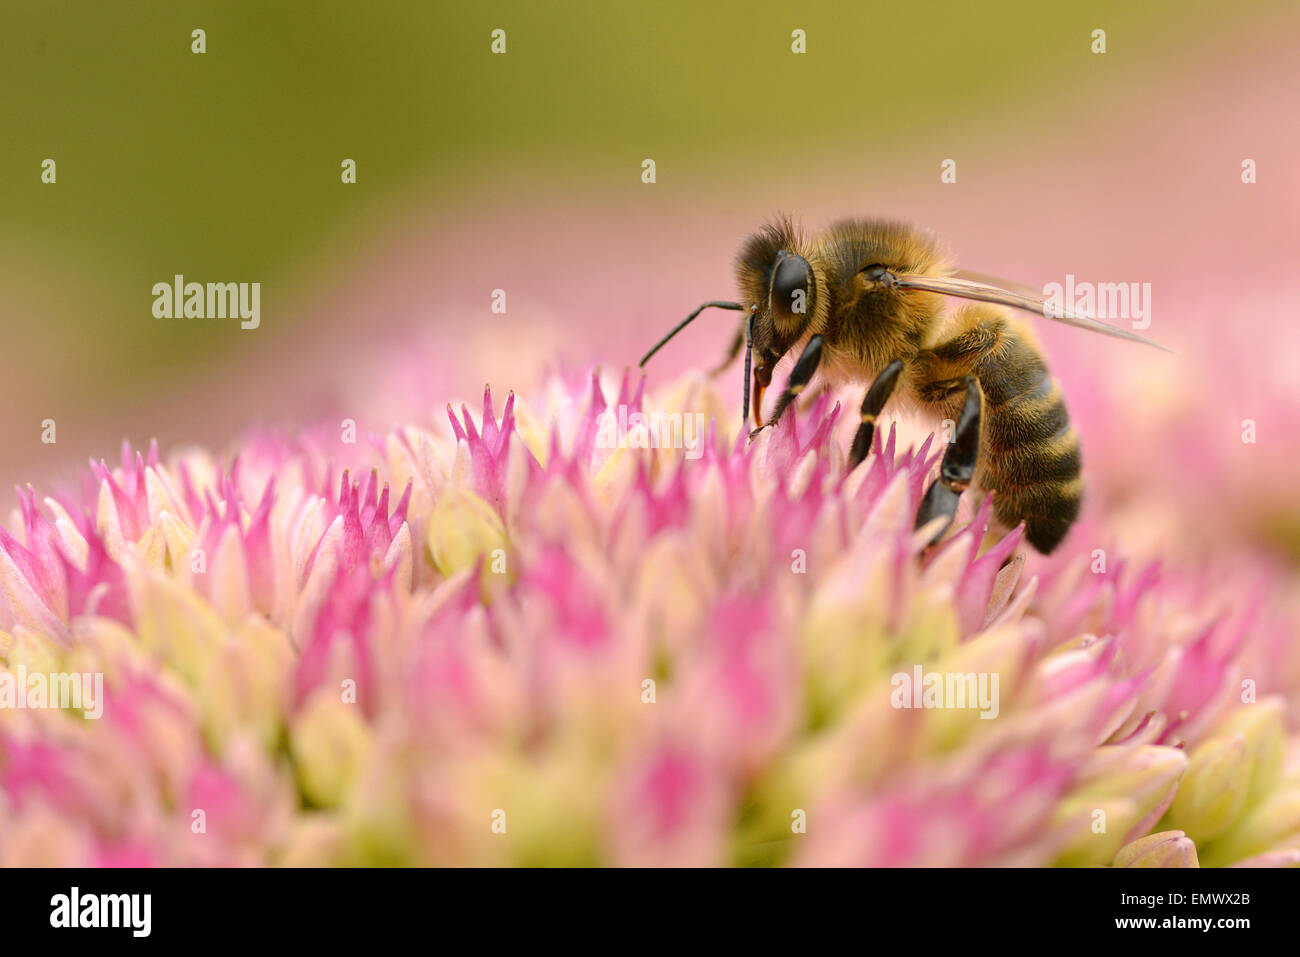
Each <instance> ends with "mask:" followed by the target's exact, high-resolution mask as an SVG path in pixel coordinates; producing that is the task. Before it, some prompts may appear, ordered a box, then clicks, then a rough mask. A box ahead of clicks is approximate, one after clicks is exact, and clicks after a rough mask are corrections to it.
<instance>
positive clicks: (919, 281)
mask: <svg viewBox="0 0 1300 957" xmlns="http://www.w3.org/2000/svg"><path fill="white" fill-rule="evenodd" d="M965 275H967V276H973V275H976V274H974V273H967V274H965ZM886 281H888V280H886ZM893 282H894V285H896V286H897V287H898V288H900V289H920V290H924V291H925V292H937V293H940V294H941V295H944V296H956V297H957V298H959V299H973V300H975V301H976V302H995V303H997V304H998V305H1002V306H1010V307H1012V308H1013V309H1023V310H1024V311H1025V312H1032V313H1035V314H1036V315H1039V316H1043V317H1045V318H1047V319H1051V320H1053V321H1055V322H1063V323H1065V324H1066V325H1067V326H1074V327H1075V328H1076V329H1087V330H1088V331H1090V332H1099V333H1101V334H1102V335H1103V336H1114V337H1115V338H1116V339H1127V340H1128V341H1129V342H1140V343H1142V344H1143V345H1146V346H1152V347H1153V348H1156V349H1160V350H1161V351H1163V352H1172V351H1173V350H1172V349H1167V348H1165V347H1164V346H1162V345H1160V343H1158V342H1152V341H1151V340H1150V339H1148V338H1146V337H1145V336H1139V335H1138V334H1137V333H1136V332H1130V331H1129V330H1128V329H1120V328H1118V327H1116V326H1112V325H1109V324H1107V323H1104V322H1102V321H1101V320H1099V319H1093V318H1092V317H1091V316H1085V315H1081V314H1079V313H1077V312H1073V311H1071V310H1069V309H1058V308H1057V307H1055V306H1053V305H1051V304H1050V303H1049V302H1048V301H1047V300H1046V299H1045V298H1044V297H1043V296H1041V295H1039V294H1037V293H1035V292H1032V291H1030V290H1029V289H1028V288H1027V287H1021V288H1022V289H1023V291H1020V292H1017V291H1013V290H1011V289H1004V288H1003V287H1001V286H998V285H994V284H992V283H989V282H981V281H979V280H976V279H971V278H961V276H960V275H958V276H926V275H922V274H920V273H899V274H897V275H895V276H894V277H893Z"/></svg>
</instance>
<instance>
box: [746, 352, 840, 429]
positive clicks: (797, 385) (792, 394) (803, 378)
mask: <svg viewBox="0 0 1300 957" xmlns="http://www.w3.org/2000/svg"><path fill="white" fill-rule="evenodd" d="M821 361H822V337H821V336H813V337H812V338H811V339H809V340H808V345H806V346H804V350H803V353H802V354H801V355H800V356H799V361H798V362H796V363H795V364H794V371H792V372H791V373H790V381H789V382H787V383H786V385H785V391H784V392H782V393H781V398H780V399H778V400H777V403H776V408H775V409H774V410H773V411H772V417H771V418H770V419H768V420H767V421H766V422H764V423H763V424H762V425H761V426H759V427H758V428H757V429H755V430H754V431H753V432H751V433H749V434H750V435H751V436H753V435H756V434H757V433H759V432H761V431H762V430H763V429H765V428H767V427H768V426H769V425H776V424H777V422H779V421H781V416H783V415H784V414H785V410H786V409H788V408H789V407H790V403H791V402H793V401H794V400H795V399H796V398H798V396H799V393H800V392H802V391H803V390H804V389H805V388H806V387H807V386H808V383H809V382H810V381H811V380H812V377H813V375H814V374H816V372H817V366H818V365H819V364H820V363H821ZM756 411H757V410H756Z"/></svg>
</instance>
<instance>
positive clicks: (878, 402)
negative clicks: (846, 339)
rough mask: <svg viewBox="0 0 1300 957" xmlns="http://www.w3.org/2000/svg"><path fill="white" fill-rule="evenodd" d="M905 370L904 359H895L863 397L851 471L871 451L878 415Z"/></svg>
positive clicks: (851, 459) (850, 460)
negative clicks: (860, 421)
mask: <svg viewBox="0 0 1300 957" xmlns="http://www.w3.org/2000/svg"><path fill="white" fill-rule="evenodd" d="M902 371H903V360H902V359H895V360H894V361H893V362H891V363H890V364H889V365H887V366H885V368H884V370H883V371H882V372H881V373H880V375H878V376H876V378H875V379H874V380H873V381H872V383H871V388H869V389H867V394H866V395H865V396H863V397H862V424H861V425H859V426H858V431H857V432H856V433H855V434H854V436H853V447H852V448H851V449H850V450H849V471H850V472H852V471H853V470H854V469H855V468H857V467H858V465H859V464H860V463H861V462H862V460H863V459H865V458H866V457H867V453H868V452H870V451H871V437H872V436H873V435H875V434H876V417H877V416H878V415H880V410H881V409H883V408H884V407H885V403H886V402H888V401H889V397H890V396H891V395H893V394H894V386H896V385H898V377H899V375H900V374H901V373H902Z"/></svg>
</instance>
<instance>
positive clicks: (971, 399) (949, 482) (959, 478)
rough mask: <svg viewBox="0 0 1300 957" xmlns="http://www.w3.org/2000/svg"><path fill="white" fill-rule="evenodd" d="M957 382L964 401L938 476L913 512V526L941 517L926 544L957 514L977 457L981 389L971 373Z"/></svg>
mask: <svg viewBox="0 0 1300 957" xmlns="http://www.w3.org/2000/svg"><path fill="white" fill-rule="evenodd" d="M957 381H958V383H961V384H963V385H964V386H965V388H966V401H965V404H964V405H963V406H962V410H961V415H960V417H959V418H958V419H957V428H956V430H955V431H954V433H953V438H952V442H951V443H950V444H949V445H948V450H947V451H946V452H944V454H943V462H942V463H940V465H939V477H938V479H936V480H935V482H934V484H932V485H931V486H930V488H929V490H928V491H927V492H926V493H925V497H924V498H923V499H922V500H921V507H920V508H919V509H918V510H917V513H916V525H915V526H914V527H915V528H916V529H921V528H924V527H925V526H927V525H929V524H930V523H931V522H935V523H937V522H938V521H939V520H940V519H943V520H944V521H943V525H942V527H940V528H939V529H938V531H936V532H935V534H934V536H933V537H932V538H931V539H930V541H929V542H928V543H927V544H930V545H933V544H934V543H935V542H937V541H938V540H939V539H940V538H941V537H942V536H943V533H944V532H946V531H947V530H948V526H950V525H951V524H952V520H953V516H955V515H956V514H957V505H958V503H959V502H960V501H961V493H962V492H964V491H966V489H967V488H969V487H970V483H971V479H973V478H974V476H975V462H976V459H977V458H978V457H979V439H980V417H981V414H982V412H983V406H984V391H983V390H982V389H981V388H980V384H979V381H978V380H976V378H975V377H974V376H963V377H962V378H961V379H959V380H957Z"/></svg>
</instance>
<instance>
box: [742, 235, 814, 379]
mask: <svg viewBox="0 0 1300 957" xmlns="http://www.w3.org/2000/svg"><path fill="white" fill-rule="evenodd" d="M805 252H809V251H808V250H807V247H806V244H805V243H804V241H803V239H802V237H801V236H800V235H799V234H798V232H797V231H796V229H795V228H794V226H793V225H792V224H791V223H790V222H789V221H781V222H777V223H774V224H772V225H769V226H765V227H764V228H763V229H761V230H759V231H758V232H757V233H755V234H754V235H752V236H750V237H749V239H748V240H747V241H746V242H745V245H744V246H743V247H742V248H741V251H740V255H739V256H738V257H737V262H736V265H737V278H738V279H739V285H740V302H741V303H742V304H743V306H744V307H745V309H746V310H747V311H748V312H749V313H750V314H751V315H752V330H753V349H754V358H755V364H754V381H755V383H756V384H757V385H759V386H760V387H762V386H766V385H767V383H768V382H770V381H771V378H772V368H773V367H774V366H775V365H776V363H777V361H778V360H779V359H780V358H781V357H782V356H783V355H785V354H786V353H787V352H789V351H790V348H791V347H792V346H793V345H794V344H795V343H796V342H798V341H799V340H800V339H801V338H803V337H804V336H805V335H806V334H807V333H808V332H809V331H810V329H815V328H817V327H818V325H819V324H820V322H821V321H822V320H821V319H820V318H819V316H820V313H819V311H818V310H819V308H820V309H821V310H822V312H824V311H825V308H824V306H823V303H824V301H825V298H826V296H825V292H824V290H825V281H824V279H823V277H822V276H821V273H820V271H819V270H818V268H817V266H816V265H815V260H810V258H809V256H806V255H804V253H805ZM809 255H811V254H809Z"/></svg>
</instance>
